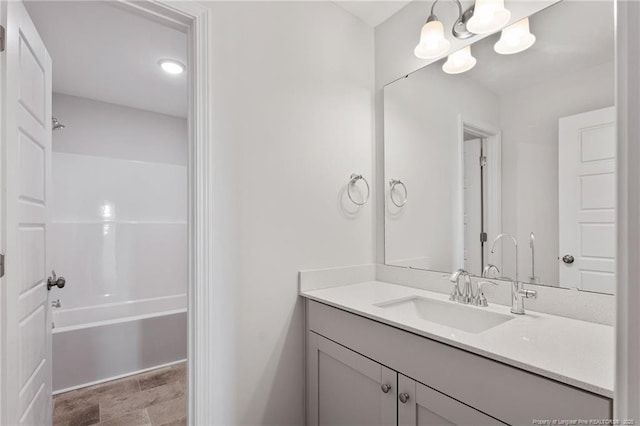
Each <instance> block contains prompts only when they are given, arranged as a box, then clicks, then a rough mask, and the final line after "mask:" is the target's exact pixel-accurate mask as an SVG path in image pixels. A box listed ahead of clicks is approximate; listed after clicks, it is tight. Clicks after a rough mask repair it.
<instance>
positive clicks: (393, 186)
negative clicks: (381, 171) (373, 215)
mask: <svg viewBox="0 0 640 426" xmlns="http://www.w3.org/2000/svg"><path fill="white" fill-rule="evenodd" d="M398 185H400V186H402V189H403V190H404V199H403V200H402V201H400V202H397V201H396V199H395V198H393V192H394V191H395V189H396V186H398ZM408 195H409V194H408V193H407V186H406V185H405V184H404V182H402V181H401V180H400V179H391V180H390V181H389V198H391V202H392V203H393V204H394V205H395V206H396V207H403V206H404V205H405V204H407V196H408Z"/></svg>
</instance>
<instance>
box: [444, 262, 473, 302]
mask: <svg viewBox="0 0 640 426" xmlns="http://www.w3.org/2000/svg"><path fill="white" fill-rule="evenodd" d="M461 276H463V277H464V287H463V289H462V291H461V290H460V277H461ZM449 281H451V282H452V283H454V284H455V286H454V287H453V292H452V293H451V295H450V296H449V300H451V301H452V302H459V303H464V304H469V303H471V300H472V299H473V298H474V295H473V292H472V290H471V276H470V275H469V273H468V272H467V271H465V270H464V269H458V270H457V271H455V272H454V273H453V274H451V276H450V277H449Z"/></svg>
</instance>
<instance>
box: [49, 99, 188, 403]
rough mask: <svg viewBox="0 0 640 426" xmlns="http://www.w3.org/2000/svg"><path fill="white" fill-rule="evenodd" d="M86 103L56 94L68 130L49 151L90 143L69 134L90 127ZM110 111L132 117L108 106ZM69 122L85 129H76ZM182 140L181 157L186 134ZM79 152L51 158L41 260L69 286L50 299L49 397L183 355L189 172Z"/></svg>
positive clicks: (157, 129)
mask: <svg viewBox="0 0 640 426" xmlns="http://www.w3.org/2000/svg"><path fill="white" fill-rule="evenodd" d="M86 102H89V105H91V104H92V103H94V101H88V100H82V99H79V98H73V97H66V96H64V97H62V96H58V104H59V105H58V107H59V108H58V110H59V111H58V112H60V111H63V112H65V113H66V114H65V120H64V121H65V124H67V128H66V129H65V130H63V131H61V132H56V134H55V137H54V151H56V147H59V148H64V149H66V150H67V151H74V149H72V148H73V145H71V144H69V143H67V144H65V143H64V140H65V138H69V140H74V139H76V140H82V139H83V138H90V137H91V135H89V134H86V131H85V132H84V134H83V135H78V134H73V133H72V132H74V131H81V132H82V131H83V129H88V128H90V126H88V125H87V124H86V122H87V121H90V118H91V117H92V116H91V115H90V114H91V113H89V114H87V113H84V112H82V111H78V108H77V106H79V105H78V104H81V106H85V107H86V105H85V104H86ZM95 103H96V104H101V105H98V107H99V108H104V107H105V104H103V103H98V102H95ZM107 105H108V104H107ZM55 106H56V102H55V99H54V107H55ZM109 109H110V110H111V113H112V114H117V113H121V114H127V113H130V111H128V110H130V108H125V107H119V106H115V105H114V106H111V107H109ZM134 111H138V110H134ZM99 112H100V113H101V114H104V110H102V111H99ZM83 114H84V115H83ZM145 114H147V115H148V114H153V113H147V112H145ZM88 115H89V117H88ZM153 115H157V116H158V117H157V119H158V120H162V119H163V118H165V117H164V116H161V115H160V114H153ZM102 118H103V119H105V120H107V121H110V120H109V117H105V116H104V115H103V117H102ZM149 118H150V117H149ZM118 119H120V120H124V119H123V117H122V116H116V117H114V120H112V122H114V121H115V122H118ZM61 120H62V118H61ZM74 121H75V122H78V121H82V122H83V124H84V125H80V126H78V128H79V130H76V129H77V128H74ZM122 123H123V121H120V122H119V124H120V125H121V124H122ZM142 124H144V123H142ZM147 124H149V123H147ZM165 124H166V123H165ZM132 125H138V126H140V125H141V123H140V122H139V121H138V122H136V123H133V124H132ZM160 129H161V127H160V126H156V127H155V128H154V127H151V126H150V127H149V132H148V133H149V134H148V137H149V138H151V139H153V138H155V140H156V141H157V142H158V143H159V144H160V143H162V137H163V136H162V135H160V134H158V133H159V132H160V131H161V130H160ZM124 131H126V129H124ZM118 132H121V133H122V132H123V129H122V127H121V126H120V127H119V128H118ZM140 133H141V132H140V131H138V132H137V134H140ZM101 137H104V133H103V134H102V135H101ZM164 137H166V134H165V135H164ZM57 139H59V140H60V141H61V142H60V144H59V145H57V146H56V142H57ZM183 142H184V144H183V145H184V150H186V133H185V134H184V139H183ZM146 143H149V141H147V142H146ZM89 146H90V145H89ZM82 149H83V151H84V152H82V153H77V152H54V153H53V159H52V175H53V209H52V218H51V228H50V229H51V234H50V243H49V245H48V246H49V247H51V248H52V249H50V250H49V253H48V255H49V256H51V264H52V265H55V268H56V273H58V274H59V275H63V276H64V277H65V278H66V279H67V286H66V287H65V288H64V289H62V290H57V289H54V290H53V291H52V295H51V298H52V300H56V299H59V300H60V307H59V308H53V314H52V319H53V327H54V329H53V371H54V376H53V390H54V392H55V393H59V392H63V391H66V390H70V389H75V388H79V387H83V386H86V385H88V384H95V383H99V382H102V381H106V380H111V379H114V378H118V377H123V376H126V375H130V374H134V373H138V372H141V371H145V370H148V369H152V368H157V367H159V366H163V365H168V364H171V363H175V362H179V361H182V360H184V359H186V351H187V342H186V334H187V333H186V331H187V323H186V303H187V302H186V289H187V271H188V269H187V170H186V165H182V164H168V163H163V162H160V161H158V159H157V158H154V161H141V160H140V159H139V157H140V156H137V158H136V156H134V155H130V156H128V157H129V158H122V157H125V156H124V155H122V152H120V153H118V154H119V157H121V158H116V157H115V156H113V157H110V156H108V153H104V152H100V153H99V154H100V155H87V153H86V150H87V147H86V146H84V147H83V148H82ZM75 151H79V150H75ZM174 159H175V157H174Z"/></svg>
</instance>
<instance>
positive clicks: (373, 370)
mask: <svg viewBox="0 0 640 426" xmlns="http://www.w3.org/2000/svg"><path fill="white" fill-rule="evenodd" d="M307 349H308V351H307V358H308V359H307V425H309V426H320V425H331V426H343V425H349V426H356V425H362V426H374V425H385V426H391V425H395V424H396V418H397V417H396V410H397V399H396V398H397V395H398V393H397V373H396V372H395V371H393V370H390V369H388V368H386V367H384V366H382V365H380V364H378V363H377V362H374V361H372V360H370V359H369V358H366V357H364V356H362V355H360V354H358V353H357V352H353V351H351V350H349V349H347V348H345V347H344V346H341V345H339V344H337V343H334V342H332V341H331V340H328V339H325V338H324V337H322V336H319V335H317V334H315V333H313V332H308V333H307Z"/></svg>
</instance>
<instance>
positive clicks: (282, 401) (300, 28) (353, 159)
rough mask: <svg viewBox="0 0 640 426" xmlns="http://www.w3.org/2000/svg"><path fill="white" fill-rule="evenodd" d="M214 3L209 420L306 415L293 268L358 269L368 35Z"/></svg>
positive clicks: (353, 26)
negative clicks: (355, 193) (214, 247)
mask: <svg viewBox="0 0 640 426" xmlns="http://www.w3.org/2000/svg"><path fill="white" fill-rule="evenodd" d="M207 5H208V6H209V7H210V8H211V10H212V20H213V22H212V24H211V28H212V34H211V41H212V43H213V47H212V50H211V52H210V53H211V55H212V59H213V69H212V76H211V80H210V81H211V84H212V91H213V94H214V97H213V103H214V111H213V114H212V125H213V128H214V133H215V137H214V138H213V140H212V149H213V153H212V159H213V161H214V163H215V164H214V174H215V175H214V178H213V179H214V182H215V187H214V194H216V198H215V199H214V209H215V217H214V223H215V224H216V230H215V232H216V239H217V240H218V241H220V247H219V251H218V254H217V256H216V257H215V258H214V259H216V260H215V263H214V268H215V274H216V276H217V280H215V281H214V282H213V283H212V285H213V286H214V287H215V288H214V290H213V291H214V292H215V293H216V294H218V295H219V300H220V304H219V305H216V306H212V307H211V313H212V315H214V316H215V318H216V319H217V323H218V324H219V326H218V327H217V328H215V329H212V330H210V334H209V335H210V336H211V338H212V342H213V344H214V345H216V347H218V348H219V349H220V350H219V352H218V353H217V355H216V357H215V358H214V359H212V360H211V363H212V366H213V371H214V372H215V374H216V376H215V377H213V378H209V379H210V380H212V381H213V383H217V384H219V386H216V388H215V392H218V395H217V397H216V398H214V401H212V404H215V406H214V407H213V408H212V410H213V412H214V413H216V415H217V418H216V421H217V423H218V424H241V425H258V424H260V425H268V424H271V425H300V424H303V423H304V333H303V330H304V317H303V312H302V303H301V301H300V299H299V297H298V294H297V292H298V289H297V285H298V283H297V274H298V271H299V270H301V269H313V268H323V267H330V266H339V265H353V264H361V263H370V262H372V260H373V255H372V253H373V245H372V235H373V232H372V230H373V223H372V216H371V209H372V205H371V203H369V204H367V205H366V206H364V207H363V208H360V209H355V208H354V206H353V205H350V204H349V202H348V201H345V200H346V196H345V195H344V193H343V191H344V189H345V185H346V184H347V181H348V179H349V176H350V174H351V173H353V172H357V173H362V174H363V175H364V176H365V177H367V178H368V179H370V178H371V173H372V154H371V152H372V140H373V121H372V119H373V66H374V63H373V30H372V29H371V28H370V27H368V26H367V25H366V24H364V23H362V22H361V21H359V20H358V19H356V18H355V17H353V16H351V15H349V14H348V13H346V12H345V11H343V10H342V9H341V8H339V7H338V6H336V5H334V4H332V3H329V2H237V3H232V2H227V3H207Z"/></svg>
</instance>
